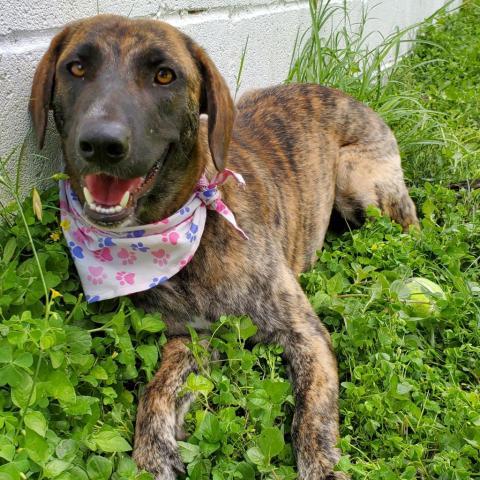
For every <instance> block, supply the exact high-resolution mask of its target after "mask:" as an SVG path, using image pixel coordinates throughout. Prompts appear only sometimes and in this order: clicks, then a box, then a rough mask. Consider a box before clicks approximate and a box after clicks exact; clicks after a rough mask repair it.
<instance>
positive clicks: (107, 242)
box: [98, 237, 116, 248]
mask: <svg viewBox="0 0 480 480" xmlns="http://www.w3.org/2000/svg"><path fill="white" fill-rule="evenodd" d="M115 245H116V244H115V242H114V241H113V239H112V237H103V238H99V239H98V248H105V247H114V246H115Z"/></svg>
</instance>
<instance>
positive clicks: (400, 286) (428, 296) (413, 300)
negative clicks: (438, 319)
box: [392, 277, 446, 318]
mask: <svg viewBox="0 0 480 480" xmlns="http://www.w3.org/2000/svg"><path fill="white" fill-rule="evenodd" d="M392 290H393V291H395V292H396V293H397V295H398V299H399V300H400V301H401V302H402V303H403V305H404V311H405V312H406V313H407V314H408V315H409V316H411V317H419V318H426V317H431V316H435V315H436V314H438V312H439V310H438V306H437V300H438V299H442V300H445V299H446V296H445V292H444V291H443V290H442V289H441V287H440V286H439V285H437V284H436V283H434V282H432V281H431V280H428V279H427V278H423V277H412V278H409V279H407V280H405V281H399V280H397V281H396V282H393V284H392Z"/></svg>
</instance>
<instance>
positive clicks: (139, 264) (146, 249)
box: [60, 170, 247, 303]
mask: <svg viewBox="0 0 480 480" xmlns="http://www.w3.org/2000/svg"><path fill="white" fill-rule="evenodd" d="M229 177H233V178H234V179H235V180H236V181H237V182H238V183H239V184H240V185H245V181H244V180H243V177H242V176H241V175H239V174H238V173H235V172H232V171H231V170H223V171H222V172H220V173H218V174H217V175H216V176H215V177H214V178H213V179H212V181H211V182H208V180H207V178H206V176H205V175H203V176H202V177H201V178H200V180H199V181H198V183H197V186H196V188H195V191H194V193H193V194H192V196H191V197H190V199H189V200H188V201H187V203H186V204H185V205H184V206H183V207H182V208H181V209H180V210H178V211H177V212H176V213H174V214H173V215H171V216H170V217H168V218H165V219H163V220H160V221H158V222H155V223H150V224H148V225H142V226H140V227H139V226H135V227H118V228H112V229H105V230H103V229H102V228H101V227H99V226H98V225H95V224H94V223H92V222H90V221H89V220H88V219H87V218H86V217H85V216H84V214H83V207H82V205H81V204H80V202H79V200H78V197H77V195H76V194H75V192H74V191H73V190H72V188H71V185H70V182H69V181H61V182H60V209H61V218H62V222H61V225H62V228H63V233H64V235H65V238H66V240H67V243H68V246H69V248H70V253H71V254H72V257H73V260H74V262H75V266H76V268H77V271H78V274H79V276H80V280H81V282H82V286H83V290H84V292H85V296H86V299H87V301H88V302H90V303H92V302H98V301H100V300H106V299H107V298H114V297H119V296H123V295H128V294H131V293H135V292H141V291H144V290H148V289H150V288H153V287H156V286H157V285H160V284H162V283H163V282H166V281H167V280H168V279H169V278H171V277H173V275H175V274H176V273H178V272H179V271H180V270H181V269H182V268H183V267H185V265H187V264H188V262H189V261H190V260H191V259H192V257H193V255H194V254H195V252H196V250H197V248H198V246H199V244H200V239H201V237H202V234H203V231H204V228H205V222H206V219H207V208H208V209H209V210H213V211H215V212H217V213H219V214H220V215H222V217H224V218H225V219H226V220H227V221H228V222H230V224H231V225H232V226H233V227H234V228H235V229H236V230H238V232H240V234H241V235H242V236H243V237H244V238H247V236H246V235H245V233H244V232H243V230H242V229H241V228H240V227H239V226H238V225H237V222H236V221H235V217H234V215H233V213H232V212H231V211H230V210H229V209H228V207H227V206H226V205H225V203H224V202H223V201H222V200H221V196H220V192H219V191H218V188H217V187H218V186H219V185H221V184H223V183H224V182H225V181H226V180H227V179H228V178H229Z"/></svg>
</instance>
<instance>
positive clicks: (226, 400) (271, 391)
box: [180, 317, 296, 480]
mask: <svg viewBox="0 0 480 480" xmlns="http://www.w3.org/2000/svg"><path fill="white" fill-rule="evenodd" d="M256 330H257V329H256V327H255V326H254V325H253V324H252V322H251V320H250V319H249V318H246V317H243V318H231V317H222V318H221V319H220V321H219V322H218V323H217V324H215V325H214V334H213V335H212V337H211V338H210V339H209V342H208V344H207V345H205V343H204V342H203V343H202V342H199V339H198V338H197V336H196V335H195V333H194V332H192V339H193V342H192V351H193V352H194V354H195V356H196V358H197V359H198V363H199V365H205V366H206V367H204V368H203V370H202V372H201V374H199V375H193V374H192V375H190V377H189V378H188V379H187V382H186V385H185V391H186V392H195V393H197V394H198V397H197V398H198V402H197V404H196V405H195V408H194V409H193V411H192V412H191V413H190V414H189V415H188V416H187V427H188V432H189V433H190V437H189V440H188V443H186V442H180V449H181V450H180V451H181V454H182V458H183V460H184V461H185V462H186V463H188V478H189V479H190V480H199V479H203V478H205V479H210V478H213V479H215V480H227V479H228V480H233V479H240V480H241V479H244V480H250V479H251V480H254V479H255V478H272V479H273V478H275V479H279V480H280V479H284V480H288V479H293V478H296V476H295V471H294V459H293V453H292V446H291V444H290V442H289V433H290V421H291V414H292V405H293V397H292V391H291V386H290V383H289V382H288V381H287V380H286V374H285V367H284V365H283V364H282V360H281V353H282V350H281V348H279V347H275V346H264V345H255V346H254V347H253V348H252V349H251V350H250V349H248V348H246V341H247V340H248V339H249V338H250V337H251V336H253V335H254V334H255V332H256ZM212 349H214V351H216V353H215V354H214V355H213V357H212V356H211V355H212V353H211V352H212ZM218 355H220V359H217V358H218Z"/></svg>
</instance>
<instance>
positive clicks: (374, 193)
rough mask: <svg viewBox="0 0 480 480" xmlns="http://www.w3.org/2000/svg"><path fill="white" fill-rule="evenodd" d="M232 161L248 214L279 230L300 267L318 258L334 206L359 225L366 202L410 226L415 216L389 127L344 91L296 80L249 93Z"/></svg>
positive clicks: (240, 109) (241, 107)
mask: <svg viewBox="0 0 480 480" xmlns="http://www.w3.org/2000/svg"><path fill="white" fill-rule="evenodd" d="M228 163H229V164H230V165H231V166H232V168H233V169H236V170H238V171H240V172H242V173H243V174H244V176H245V178H246V180H247V186H248V193H249V197H250V203H251V209H252V210H251V211H252V212H254V217H253V218H252V217H250V220H247V219H246V221H249V222H256V223H260V224H261V225H263V226H264V227H265V228H268V229H272V231H275V237H277V238H278V239H280V240H281V242H282V247H283V251H284V253H285V256H286V258H287V260H288V262H289V264H290V266H291V267H292V269H293V270H294V271H296V272H300V271H302V270H304V269H306V268H308V267H309V266H311V264H312V262H313V261H314V260H315V258H316V251H318V250H319V249H320V248H321V247H322V245H323V239H324V236H325V233H326V230H327V228H328V225H329V221H330V216H331V213H332V210H333V209H335V210H338V211H339V212H340V213H341V215H342V216H343V217H344V218H345V219H346V220H347V221H349V222H351V223H352V224H353V225H355V226H358V225H359V224H360V223H361V222H362V220H363V218H364V211H365V208H366V207H367V206H368V205H375V206H378V207H379V208H381V209H382V210H383V211H384V213H386V214H388V215H390V216H391V217H392V218H393V219H394V220H395V221H397V222H398V223H399V224H400V225H402V227H403V228H405V229H407V228H408V226H409V225H411V224H413V225H416V224H417V222H418V221H417V218H416V213H415V207H414V205H413V202H412V201H411V199H410V197H409V195H408V192H407V189H406V187H405V184H404V180H403V173H402V169H401V165H400V155H399V151H398V147H397V142H396V140H395V137H394V136H393V134H392V132H391V130H390V129H389V128H388V126H387V125H386V124H385V122H384V121H383V120H382V119H381V118H380V117H379V116H378V115H377V114H376V113H375V112H374V111H373V110H371V109H370V108H368V107H367V106H365V105H364V104H362V103H360V102H358V101H356V100H354V99H353V98H351V97H349V96H348V95H345V94H344V93H343V92H340V91H339V90H335V89H332V88H327V87H323V86H321V85H313V84H292V85H284V86H277V87H272V88H267V89H263V90H256V91H253V92H250V93H247V94H245V95H244V96H243V97H242V98H241V99H240V101H239V102H238V104H237V116H236V120H235V124H234V129H233V137H232V143H231V147H230V152H229V157H228Z"/></svg>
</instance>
